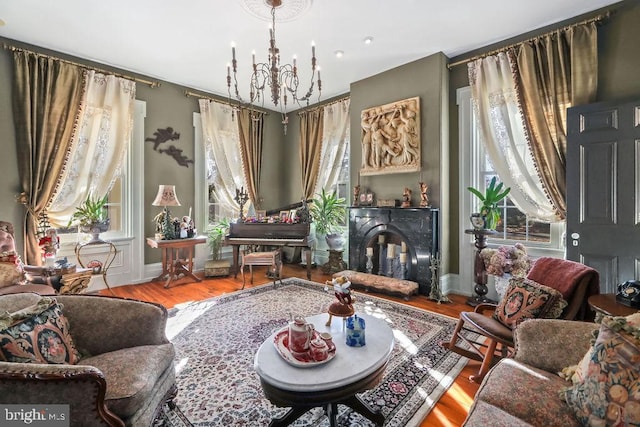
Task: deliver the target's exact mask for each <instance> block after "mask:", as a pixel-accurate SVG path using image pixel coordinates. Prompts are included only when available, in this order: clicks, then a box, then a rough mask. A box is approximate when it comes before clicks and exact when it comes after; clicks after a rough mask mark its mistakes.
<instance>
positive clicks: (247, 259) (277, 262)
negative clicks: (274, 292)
mask: <svg viewBox="0 0 640 427" xmlns="http://www.w3.org/2000/svg"><path fill="white" fill-rule="evenodd" d="M245 265H248V266H249V271H250V272H251V284H253V266H254V265H268V266H271V271H272V272H273V284H274V285H275V284H276V279H279V280H280V283H282V253H281V251H280V249H276V250H274V251H268V252H249V253H246V254H242V264H241V265H240V272H241V273H242V289H244V285H245V278H244V266H245Z"/></svg>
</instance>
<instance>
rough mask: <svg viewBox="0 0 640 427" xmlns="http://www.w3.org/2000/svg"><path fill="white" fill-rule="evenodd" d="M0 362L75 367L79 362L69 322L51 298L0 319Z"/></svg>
mask: <svg viewBox="0 0 640 427" xmlns="http://www.w3.org/2000/svg"><path fill="white" fill-rule="evenodd" d="M0 327H1V328H2V329H0V360H3V361H5V362H19V363H57V364H70V365H75V364H76V363H78V361H79V360H80V355H79V353H78V350H76V347H75V345H74V344H73V340H72V339H71V336H70V335H69V323H68V322H67V319H66V318H65V317H64V315H63V314H62V307H61V306H60V305H59V304H58V303H57V301H56V300H55V299H53V298H47V297H43V298H41V299H40V301H39V302H38V304H37V305H35V306H32V307H27V308H25V309H23V310H20V311H19V312H15V313H5V314H3V315H2V316H0Z"/></svg>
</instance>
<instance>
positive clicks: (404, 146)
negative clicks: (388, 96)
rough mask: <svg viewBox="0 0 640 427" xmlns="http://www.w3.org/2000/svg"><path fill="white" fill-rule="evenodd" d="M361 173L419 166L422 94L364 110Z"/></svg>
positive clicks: (400, 169)
mask: <svg viewBox="0 0 640 427" xmlns="http://www.w3.org/2000/svg"><path fill="white" fill-rule="evenodd" d="M360 119H361V120H360V124H361V134H362V166H361V169H360V175H380V174H391V173H403V172H416V171H419V170H420V164H421V163H420V98H419V97H415V98H408V99H405V100H402V101H397V102H392V103H390V104H386V105H381V106H379V107H373V108H369V109H367V110H362V113H361V114H360Z"/></svg>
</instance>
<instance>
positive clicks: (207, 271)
mask: <svg viewBox="0 0 640 427" xmlns="http://www.w3.org/2000/svg"><path fill="white" fill-rule="evenodd" d="M228 232H229V219H228V218H222V219H220V221H218V222H215V223H214V224H213V225H212V226H211V227H210V228H209V231H208V233H207V234H208V237H209V248H211V256H212V258H213V260H212V261H207V262H206V263H205V265H204V275H205V277H216V276H228V275H229V268H230V265H229V261H228V260H221V259H220V257H221V254H222V246H223V243H224V236H225V235H226V234H227V233H228Z"/></svg>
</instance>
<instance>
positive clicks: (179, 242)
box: [147, 236, 207, 288]
mask: <svg viewBox="0 0 640 427" xmlns="http://www.w3.org/2000/svg"><path fill="white" fill-rule="evenodd" d="M206 241H207V238H206V237H204V236H196V237H191V238H187V239H173V240H156V239H152V238H150V237H147V245H149V246H150V247H152V248H159V249H162V274H161V275H160V276H158V277H156V278H155V279H153V281H157V280H164V279H166V282H165V284H164V287H165V288H168V287H169V286H171V283H172V282H174V281H175V280H178V279H179V278H180V276H183V277H190V278H191V279H192V280H194V281H196V282H200V281H202V279H200V278H199V277H197V276H196V275H195V274H193V256H194V253H193V252H194V248H195V246H196V245H198V244H200V243H205V242H206Z"/></svg>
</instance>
